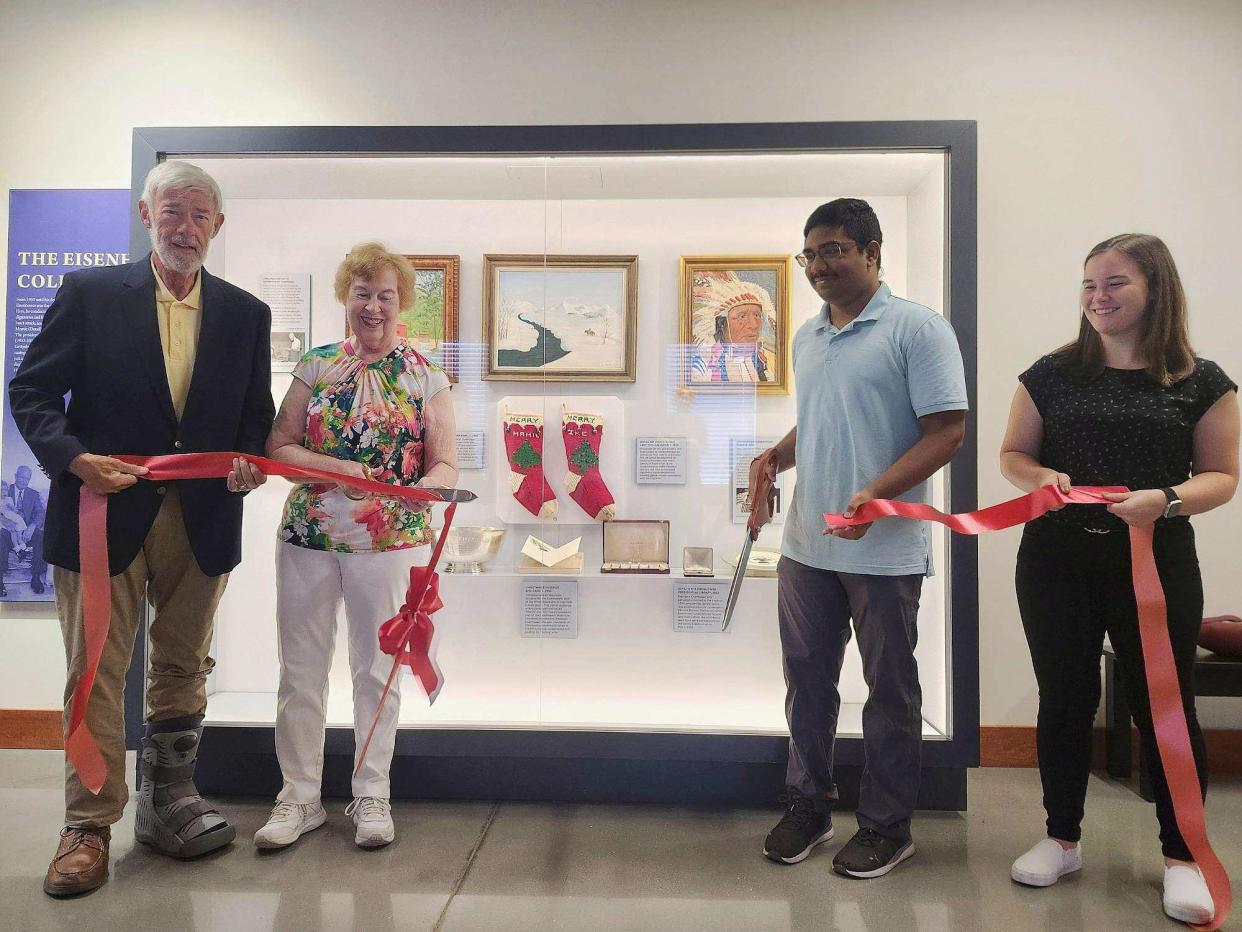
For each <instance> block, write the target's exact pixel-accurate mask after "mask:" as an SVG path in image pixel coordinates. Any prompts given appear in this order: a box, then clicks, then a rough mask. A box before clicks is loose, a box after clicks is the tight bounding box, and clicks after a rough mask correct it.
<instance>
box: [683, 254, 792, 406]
mask: <svg viewBox="0 0 1242 932" xmlns="http://www.w3.org/2000/svg"><path fill="white" fill-rule="evenodd" d="M789 275H790V258H789V256H682V258H681V288H680V293H679V294H680V304H679V310H680V313H679V320H680V330H681V344H682V346H683V347H684V348H685V354H684V362H683V365H682V385H683V388H685V389H687V390H689V391H695V392H702V391H728V390H730V389H738V388H746V389H749V388H751V387H752V386H753V387H754V390H755V391H758V392H760V393H762V394H774V395H787V394H789V386H790V378H789Z"/></svg>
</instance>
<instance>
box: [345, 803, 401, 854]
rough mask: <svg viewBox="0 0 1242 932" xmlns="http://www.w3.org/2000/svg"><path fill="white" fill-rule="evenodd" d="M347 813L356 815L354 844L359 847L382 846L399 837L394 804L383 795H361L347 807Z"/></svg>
mask: <svg viewBox="0 0 1242 932" xmlns="http://www.w3.org/2000/svg"><path fill="white" fill-rule="evenodd" d="M345 814H346V815H351V816H353V817H354V825H355V826H357V828H358V832H357V834H356V835H354V844H356V845H357V846H358V847H359V848H382V847H383V846H384V845H386V844H388V843H389V842H390V841H392V840H393V839H394V838H396V837H397V829H396V826H394V825H393V824H392V804H391V803H389V802H388V800H386V799H384V798H383V797H382V796H359V797H358V798H357V799H355V800H354V801H353V802H352V803H350V804H349V805H348V806H346V807H345Z"/></svg>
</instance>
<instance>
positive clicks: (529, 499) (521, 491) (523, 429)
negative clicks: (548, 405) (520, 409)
mask: <svg viewBox="0 0 1242 932" xmlns="http://www.w3.org/2000/svg"><path fill="white" fill-rule="evenodd" d="M504 430H505V457H506V458H507V459H508V460H509V490H510V491H511V492H512V493H513V497H514V498H516V499H517V500H518V501H519V502H520V503H521V505H522V507H523V508H525V509H526V510H527V511H529V512H530V513H531V514H532V515H534V516H535V517H537V518H555V517H556V496H555V495H554V494H553V493H552V487H551V486H550V485H548V480H547V479H545V478H544V477H543V415H541V414H510V413H509V412H508V411H506V412H505V415H504Z"/></svg>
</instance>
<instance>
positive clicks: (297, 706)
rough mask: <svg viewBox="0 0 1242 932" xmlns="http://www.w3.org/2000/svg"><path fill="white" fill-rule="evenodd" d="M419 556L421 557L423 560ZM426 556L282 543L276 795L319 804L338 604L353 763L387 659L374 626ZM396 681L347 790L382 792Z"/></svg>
mask: <svg viewBox="0 0 1242 932" xmlns="http://www.w3.org/2000/svg"><path fill="white" fill-rule="evenodd" d="M420 556H421V557H422V558H423V559H422V560H421V561H420V559H419V558H420ZM418 562H423V563H425V562H426V557H425V555H424V554H422V553H420V552H419V550H414V549H406V550H391V551H388V552H385V553H332V552H329V551H323V550H308V549H307V548H305V547H297V546H294V545H293V544H284V543H282V544H279V545H277V551H276V626H277V633H278V637H279V647H280V690H279V692H278V694H277V702H276V758H277V760H279V761H280V769H281V772H282V773H283V774H284V781H285V782H284V787H283V788H282V789H281V791H280V795H279V796H278V797H277V799H279V800H281V801H284V802H293V803H303V804H309V803H315V802H318V801H319V795H320V784H321V782H322V778H323V754H324V723H325V720H326V715H327V701H328V671H329V670H330V669H331V666H332V650H333V646H334V644H335V641H336V616H337V609H338V607H339V606H340V604H341V601H342V599H344V602H345V618H346V621H347V623H348V625H349V669H350V674H351V676H352V679H353V687H354V745H355V750H354V769H355V770H358V760H359V755H361V753H362V745H363V743H364V742H365V741H366V739H367V732H368V730H370V728H371V722H372V720H373V719H374V718H375V711H376V709H377V708H378V707H379V699H380V693H382V692H383V691H384V683H385V682H386V681H387V680H388V673H389V671H390V670H391V669H392V658H391V657H390V656H388V655H387V654H385V653H383V652H382V651H381V650H380V649H379V627H380V625H382V624H383V623H384V622H385V621H387V620H388V619H389V618H391V617H392V616H393V615H395V614H396V613H397V610H398V609H399V608H400V607H401V604H402V603H403V602H404V601H405V591H406V589H407V587H408V586H409V583H410V566H411V565H413V564H414V563H418ZM399 685H400V678H399V677H398V678H397V679H395V680H393V684H392V690H391V692H389V694H388V698H387V699H386V700H385V701H384V712H383V714H382V715H381V716H380V719H379V724H378V725H376V727H375V736H374V737H373V738H372V739H371V747H370V748H369V750H368V751H367V756H366V760H365V761H363V764H362V769H361V770H358V773H357V775H356V776H355V777H354V778H353V794H354V796H355V797H358V796H381V797H385V798H387V797H388V795H389V785H388V768H389V766H390V765H391V764H392V752H393V745H394V744H395V743H396V739H397V714H398V712H399V711H400V709H401V695H400V688H399Z"/></svg>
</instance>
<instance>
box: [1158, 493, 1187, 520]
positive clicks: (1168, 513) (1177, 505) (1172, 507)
mask: <svg viewBox="0 0 1242 932" xmlns="http://www.w3.org/2000/svg"><path fill="white" fill-rule="evenodd" d="M1160 491H1161V492H1163V493H1164V497H1165V498H1166V499H1168V502H1169V503H1168V504H1167V505H1165V506H1164V514H1163V515H1162V516H1161V517H1164V518H1176V517H1177V516H1178V515H1179V514H1181V512H1182V500H1181V499H1180V498H1178V497H1177V493H1176V492H1174V491H1173V490H1172V489H1161V490H1160Z"/></svg>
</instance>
